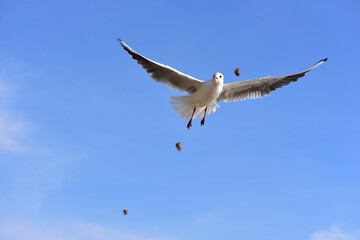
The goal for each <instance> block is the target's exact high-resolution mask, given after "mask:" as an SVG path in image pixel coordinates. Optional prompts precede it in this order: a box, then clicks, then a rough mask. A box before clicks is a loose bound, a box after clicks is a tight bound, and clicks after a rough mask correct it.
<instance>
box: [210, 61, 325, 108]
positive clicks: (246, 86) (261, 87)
mask: <svg viewBox="0 0 360 240" xmlns="http://www.w3.org/2000/svg"><path fill="white" fill-rule="evenodd" d="M326 60H327V58H325V59H323V60H321V61H319V62H317V63H316V64H315V65H314V66H312V67H311V68H308V69H306V70H304V71H301V72H298V73H294V74H290V75H284V76H279V77H264V78H257V79H253V80H248V81H244V82H235V83H228V84H224V86H223V90H222V92H221V94H220V96H219V97H218V98H217V99H216V101H218V102H219V101H224V102H232V101H241V100H246V99H255V98H259V97H264V96H266V95H269V94H270V93H272V92H273V91H275V90H276V89H278V88H281V87H282V86H285V85H289V84H290V83H291V82H296V81H297V80H298V79H299V78H301V77H303V76H304V75H305V73H307V72H309V71H310V70H312V69H314V68H316V67H318V66H319V65H321V64H322V63H324V62H325V61H326Z"/></svg>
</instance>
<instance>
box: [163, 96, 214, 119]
mask: <svg viewBox="0 0 360 240" xmlns="http://www.w3.org/2000/svg"><path fill="white" fill-rule="evenodd" d="M170 103H171V105H172V107H173V108H174V110H175V112H176V113H177V114H178V115H179V116H180V117H181V118H183V119H190V118H191V115H192V113H193V111H194V107H195V106H194V105H193V104H191V103H189V96H172V97H171V100H170ZM218 107H220V106H219V105H218V104H217V103H216V102H213V103H211V104H210V105H209V106H208V108H207V110H206V116H208V115H210V114H211V113H213V112H215V111H216V109H217V108H218ZM204 110H205V107H201V108H199V107H197V108H196V111H195V113H194V117H193V118H200V117H202V116H203V115H204Z"/></svg>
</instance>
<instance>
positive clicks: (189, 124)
mask: <svg viewBox="0 0 360 240" xmlns="http://www.w3.org/2000/svg"><path fill="white" fill-rule="evenodd" d="M186 127H187V128H188V129H190V127H192V119H190V121H189V123H188V124H187V126H186Z"/></svg>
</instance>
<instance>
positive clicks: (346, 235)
mask: <svg viewBox="0 0 360 240" xmlns="http://www.w3.org/2000/svg"><path fill="white" fill-rule="evenodd" d="M311 240H360V231H359V230H352V231H350V230H344V229H343V228H341V227H340V226H339V225H335V226H332V227H331V228H330V229H327V230H320V231H317V232H315V233H313V234H312V236H311Z"/></svg>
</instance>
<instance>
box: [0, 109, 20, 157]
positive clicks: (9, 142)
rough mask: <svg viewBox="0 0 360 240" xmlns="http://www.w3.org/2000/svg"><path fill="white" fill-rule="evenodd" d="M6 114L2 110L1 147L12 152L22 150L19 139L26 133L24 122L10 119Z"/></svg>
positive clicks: (0, 118)
mask: <svg viewBox="0 0 360 240" xmlns="http://www.w3.org/2000/svg"><path fill="white" fill-rule="evenodd" d="M5 116H6V114H4V113H3V112H0V148H1V149H3V150H8V151H12V152H21V151H23V150H24V147H23V146H21V144H20V142H19V139H20V138H21V135H22V134H23V133H24V130H25V128H24V124H23V123H21V122H20V121H17V120H10V119H9V118H7V117H5Z"/></svg>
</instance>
